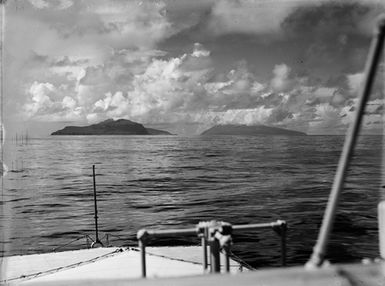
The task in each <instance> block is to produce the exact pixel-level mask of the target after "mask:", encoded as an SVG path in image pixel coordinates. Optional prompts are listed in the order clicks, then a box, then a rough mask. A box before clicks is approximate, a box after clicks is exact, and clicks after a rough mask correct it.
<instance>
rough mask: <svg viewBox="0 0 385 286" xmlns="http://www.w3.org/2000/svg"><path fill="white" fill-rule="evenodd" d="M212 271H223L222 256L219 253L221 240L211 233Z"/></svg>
mask: <svg viewBox="0 0 385 286" xmlns="http://www.w3.org/2000/svg"><path fill="white" fill-rule="evenodd" d="M209 245H210V265H211V268H210V272H211V273H218V272H220V271H221V258H220V254H219V250H220V248H219V241H218V239H216V238H215V237H214V234H210V240H209Z"/></svg>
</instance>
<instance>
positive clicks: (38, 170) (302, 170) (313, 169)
mask: <svg viewBox="0 0 385 286" xmlns="http://www.w3.org/2000/svg"><path fill="white" fill-rule="evenodd" d="M343 140H344V137H342V136H305V137H302V136H299V137H284V136H267V137H242V136H215V137H203V136H196V137H178V136H153V137H151V136H58V137H54V136H51V137H48V138H44V139H31V140H29V141H28V142H27V143H26V142H24V144H20V142H19V144H15V142H12V141H8V142H7V144H8V146H6V150H12V152H8V153H7V154H4V155H5V161H6V163H7V165H8V167H9V169H10V171H9V172H8V174H7V176H6V177H5V178H4V179H3V180H4V199H5V201H4V206H3V207H4V210H5V211H4V214H3V217H2V220H3V222H4V223H2V224H0V227H3V229H0V230H1V231H5V232H6V239H5V241H4V242H3V246H5V249H6V251H5V253H3V254H5V255H13V254H27V253H39V252H48V251H51V250H52V249H53V248H55V247H58V246H60V245H63V244H66V243H68V242H70V241H71V240H73V239H76V238H79V237H80V236H81V235H83V234H89V235H91V236H94V219H93V215H94V214H93V210H94V209H93V189H92V165H93V164H95V165H96V173H97V178H96V184H97V193H98V209H99V223H100V225H99V229H100V236H101V237H103V236H104V234H106V233H110V234H112V235H115V236H111V237H110V242H111V243H112V244H113V245H116V246H120V245H130V246H136V245H137V242H136V232H137V231H138V230H139V229H140V228H143V227H147V228H156V229H160V228H163V229H165V228H184V227H191V226H194V225H195V224H197V223H198V222H199V221H202V220H211V219H216V220H223V221H226V222H230V223H232V224H246V223H260V222H271V221H275V220H277V219H283V220H286V221H287V223H288V227H289V230H288V264H289V265H298V264H302V263H304V262H305V261H306V260H307V259H308V258H309V256H310V252H311V250H312V247H313V245H314V242H315V239H316V236H317V234H318V230H319V226H320V223H321V219H322V215H323V212H324V208H325V206H326V202H327V198H328V195H329V192H330V188H331V185H332V182H333V178H334V174H335V170H336V166H337V162H338V159H339V155H340V151H341V148H342V144H343ZM381 140H382V138H381V137H380V136H364V137H362V138H361V140H360V142H359V144H358V147H357V152H356V157H357V158H356V159H355V160H354V162H353V166H352V168H351V171H350V174H351V176H350V177H349V180H348V183H347V185H346V188H345V191H344V193H343V196H342V203H341V204H340V209H339V212H338V216H337V222H336V225H335V229H334V232H333V236H332V242H331V244H330V247H329V250H330V251H329V253H330V254H329V259H331V260H332V261H343V262H348V261H356V260H358V259H361V258H363V257H371V258H374V257H377V256H378V246H377V245H378V243H377V214H376V206H377V204H378V202H379V198H380V194H379V186H380V163H381V162H380V161H381V156H380V154H381V151H382V150H381ZM159 244H160V245H175V244H194V245H197V244H199V240H198V239H197V238H184V239H180V238H178V239H177V238H170V239H163V240H161V241H158V245H159ZM83 247H85V240H84V239H80V240H79V241H78V242H76V243H74V244H71V245H70V246H69V247H67V248H65V249H69V248H83ZM233 250H234V253H235V254H237V255H238V256H240V257H241V258H243V259H245V260H246V261H247V262H248V263H250V264H251V265H253V266H255V267H262V266H277V265H279V263H280V248H279V238H278V236H277V235H276V234H275V233H274V232H273V231H271V230H263V231H254V232H245V233H242V234H238V235H234V247H233Z"/></svg>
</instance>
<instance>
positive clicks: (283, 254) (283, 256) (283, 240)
mask: <svg viewBox="0 0 385 286" xmlns="http://www.w3.org/2000/svg"><path fill="white" fill-rule="evenodd" d="M281 263H282V266H286V224H283V225H281Z"/></svg>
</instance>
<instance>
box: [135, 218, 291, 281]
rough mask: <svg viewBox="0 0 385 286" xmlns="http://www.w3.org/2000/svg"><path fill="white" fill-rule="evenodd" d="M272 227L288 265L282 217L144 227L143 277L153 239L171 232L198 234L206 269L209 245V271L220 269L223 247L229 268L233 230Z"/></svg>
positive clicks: (141, 242) (140, 237)
mask: <svg viewBox="0 0 385 286" xmlns="http://www.w3.org/2000/svg"><path fill="white" fill-rule="evenodd" d="M263 228H272V229H273V230H274V231H275V232H277V233H278V235H279V236H280V237H281V262H282V265H283V266H285V265H286V229H287V224H286V222H285V221H283V220H277V221H276V222H271V223H258V224H241V225H234V226H233V225H231V224H229V223H225V222H218V221H204V222H200V223H199V224H198V225H197V226H196V227H195V228H185V229H168V230H147V229H141V230H139V231H138V233H137V238H138V242H139V248H140V252H141V268H142V277H143V278H144V277H146V275H147V269H146V246H147V244H148V242H149V240H150V238H152V237H153V238H156V237H166V236H171V235H179V236H191V235H198V237H200V238H201V241H202V248H203V270H204V271H205V270H206V269H207V266H208V263H207V245H208V246H209V248H210V272H211V273H217V272H220V250H221V249H222V250H223V251H224V254H225V270H226V272H229V271H230V253H231V250H230V248H231V245H232V238H231V235H232V233H233V231H243V230H252V229H263Z"/></svg>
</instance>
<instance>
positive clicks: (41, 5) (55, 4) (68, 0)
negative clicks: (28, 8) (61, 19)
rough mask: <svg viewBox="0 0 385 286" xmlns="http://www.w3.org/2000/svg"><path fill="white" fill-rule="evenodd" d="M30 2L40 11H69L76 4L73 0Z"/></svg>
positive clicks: (35, 0) (39, 0)
mask: <svg viewBox="0 0 385 286" xmlns="http://www.w3.org/2000/svg"><path fill="white" fill-rule="evenodd" d="M29 2H30V3H31V4H32V5H33V6H34V7H36V8H38V9H46V8H54V9H59V10H62V9H67V8H69V7H71V6H72V5H73V4H74V3H73V1H72V0H29Z"/></svg>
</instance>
